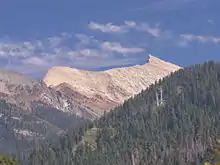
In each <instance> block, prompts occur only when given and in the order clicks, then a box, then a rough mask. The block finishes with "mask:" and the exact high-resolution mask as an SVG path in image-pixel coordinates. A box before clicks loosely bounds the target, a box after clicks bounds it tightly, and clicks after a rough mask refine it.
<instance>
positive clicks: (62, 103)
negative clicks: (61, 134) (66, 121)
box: [0, 69, 91, 118]
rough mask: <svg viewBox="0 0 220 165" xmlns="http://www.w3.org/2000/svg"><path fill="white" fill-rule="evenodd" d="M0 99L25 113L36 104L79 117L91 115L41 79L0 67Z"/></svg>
mask: <svg viewBox="0 0 220 165" xmlns="http://www.w3.org/2000/svg"><path fill="white" fill-rule="evenodd" d="M0 100H5V101H6V102H7V103H11V104H14V105H16V106H17V107H20V108H21V109H23V110H24V111H26V113H31V112H32V110H35V109H36V106H42V105H46V106H49V107H51V108H55V109H57V110H60V111H63V112H68V113H73V114H76V115H79V116H81V117H88V118H90V117H91V115H90V114H89V113H88V112H87V111H88V110H86V109H85V108H84V107H81V106H80V105H78V104H77V103H75V102H74V100H72V99H71V98H69V97H67V96H65V95H62V94H61V93H60V92H59V91H57V90H55V89H53V88H48V87H47V85H46V84H45V83H44V82H43V81H42V80H32V79H29V78H27V77H25V76H24V75H22V74H20V73H17V72H13V71H10V70H5V69H0Z"/></svg>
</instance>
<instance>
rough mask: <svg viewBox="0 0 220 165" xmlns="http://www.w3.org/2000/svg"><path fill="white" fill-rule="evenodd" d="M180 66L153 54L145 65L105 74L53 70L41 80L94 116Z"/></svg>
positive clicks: (99, 72)
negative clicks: (85, 108)
mask: <svg viewBox="0 0 220 165" xmlns="http://www.w3.org/2000/svg"><path fill="white" fill-rule="evenodd" d="M180 68H181V67H179V66H177V65H174V64H171V63H168V62H165V61H163V60H161V59H159V58H156V57H154V56H152V55H150V56H149V59H148V61H147V63H146V64H144V65H136V66H130V67H124V68H114V69H109V70H105V71H86V70H78V69H75V68H70V67H53V68H52V69H50V70H49V71H48V73H47V74H46V75H45V77H44V79H43V81H44V82H45V83H46V85H47V86H48V87H51V88H53V89H55V90H56V91H60V92H61V93H62V94H63V95H67V96H69V97H72V98H73V99H74V101H75V102H77V103H78V104H80V105H84V106H86V107H89V108H90V109H92V110H93V111H91V112H89V113H92V114H93V115H96V116H99V117H100V115H103V113H104V110H106V111H108V110H110V109H112V108H114V107H116V106H117V105H119V104H122V103H123V102H124V101H125V100H127V99H129V98H130V97H132V96H134V95H136V94H138V93H140V92H141V91H142V90H144V89H146V88H147V87H148V86H149V85H151V84H153V83H154V82H155V81H157V80H159V79H161V78H163V77H165V76H167V75H169V74H170V73H172V72H174V71H176V70H179V69H180Z"/></svg>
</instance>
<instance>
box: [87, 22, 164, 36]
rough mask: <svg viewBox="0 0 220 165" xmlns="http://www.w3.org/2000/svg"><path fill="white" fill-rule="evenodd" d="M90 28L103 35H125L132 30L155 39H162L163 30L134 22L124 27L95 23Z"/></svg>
mask: <svg viewBox="0 0 220 165" xmlns="http://www.w3.org/2000/svg"><path fill="white" fill-rule="evenodd" d="M88 26H89V28H90V29H92V30H100V31H102V32H103V33H125V32H129V30H131V29H135V30H137V31H142V32H148V33H149V34H151V35H152V36H154V37H160V36H161V35H162V30H161V29H159V28H157V27H155V28H153V27H150V25H149V24H148V23H140V24H138V23H136V22H134V21H125V22H124V24H123V25H113V24H112V23H107V24H99V23H95V22H91V23H89V25H88Z"/></svg>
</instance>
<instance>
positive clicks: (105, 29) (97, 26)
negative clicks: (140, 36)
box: [89, 22, 127, 33]
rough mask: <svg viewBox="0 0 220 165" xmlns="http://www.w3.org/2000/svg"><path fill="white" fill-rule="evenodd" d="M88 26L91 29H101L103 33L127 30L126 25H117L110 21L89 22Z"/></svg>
mask: <svg viewBox="0 0 220 165" xmlns="http://www.w3.org/2000/svg"><path fill="white" fill-rule="evenodd" d="M89 28H90V29H93V30H101V31H102V32H104V33H109V32H114V33H123V32H126V31H127V26H123V25H122V26H117V25H113V24H112V23H107V24H105V25H104V24H99V23H95V22H90V23H89Z"/></svg>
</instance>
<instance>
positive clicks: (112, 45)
mask: <svg viewBox="0 0 220 165" xmlns="http://www.w3.org/2000/svg"><path fill="white" fill-rule="evenodd" d="M101 47H102V49H103V50H104V51H105V50H106V51H110V52H117V53H122V54H129V53H140V52H143V51H144V49H143V48H137V47H123V46H121V44H120V43H116V42H104V43H103V44H102V45H101Z"/></svg>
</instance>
